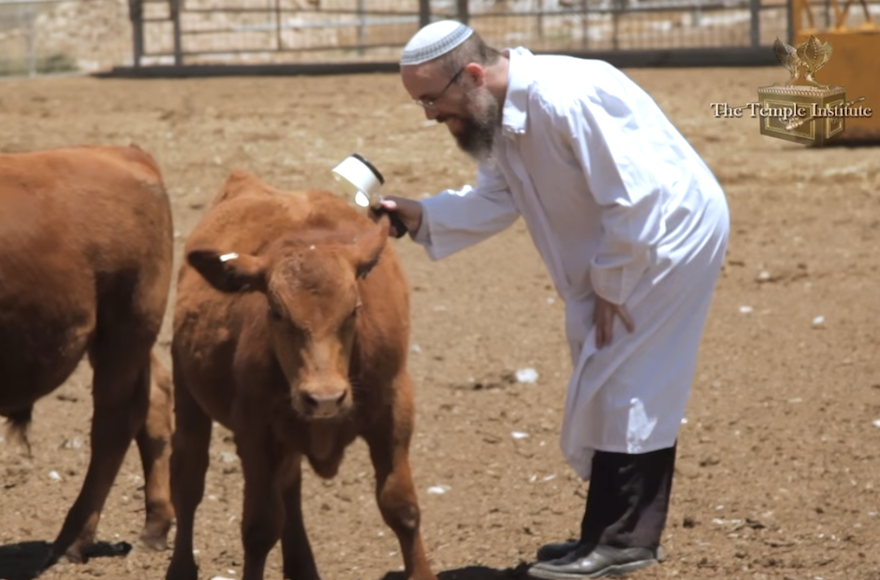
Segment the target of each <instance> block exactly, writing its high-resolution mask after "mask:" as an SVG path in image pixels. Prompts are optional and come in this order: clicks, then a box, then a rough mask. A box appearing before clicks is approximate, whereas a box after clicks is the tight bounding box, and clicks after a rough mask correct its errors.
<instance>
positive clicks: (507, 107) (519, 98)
mask: <svg viewBox="0 0 880 580" xmlns="http://www.w3.org/2000/svg"><path fill="white" fill-rule="evenodd" d="M504 52H505V53H507V54H508V55H509V58H510V65H509V67H508V71H507V94H506V95H505V98H504V109H503V110H502V119H501V126H502V127H503V128H504V129H505V131H509V132H511V133H525V132H526V110H527V108H528V98H529V86H530V85H531V83H532V71H531V65H532V59H533V58H534V55H533V54H532V53H531V52H530V51H529V50H528V49H526V48H523V47H517V48H510V49H507V50H505V51H504Z"/></svg>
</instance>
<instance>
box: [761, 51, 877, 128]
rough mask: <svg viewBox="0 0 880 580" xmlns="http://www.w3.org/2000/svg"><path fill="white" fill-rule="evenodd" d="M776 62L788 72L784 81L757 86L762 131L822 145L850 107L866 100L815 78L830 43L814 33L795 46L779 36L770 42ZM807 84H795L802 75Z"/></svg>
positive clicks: (825, 61) (842, 123) (841, 124)
mask: <svg viewBox="0 0 880 580" xmlns="http://www.w3.org/2000/svg"><path fill="white" fill-rule="evenodd" d="M773 50H774V51H775V53H776V58H777V60H779V63H780V64H781V65H782V66H783V67H785V68H786V69H787V70H788V72H789V78H788V80H786V81H781V82H777V83H774V84H773V85H772V86H768V87H759V88H758V101H759V105H760V109H761V111H763V112H765V113H764V114H762V115H761V134H762V135H767V136H769V137H777V138H779V139H785V140H787V141H793V142H795V143H802V144H805V145H824V144H825V143H827V142H828V141H829V140H831V139H832V138H833V137H835V136H836V135H838V134H840V133H842V132H843V131H844V128H845V119H846V117H847V116H848V115H849V114H851V113H852V111H851V109H850V107H851V106H852V105H854V104H855V103H858V102H861V101H864V100H865V97H859V98H858V99H854V100H851V101H847V100H846V89H845V88H844V87H839V86H836V85H832V84H822V83H820V82H819V81H817V80H816V76H815V75H816V73H817V72H818V71H819V70H821V69H822V67H824V66H825V65H826V64H828V61H829V60H830V59H831V53H832V49H831V43H830V42H827V41H826V42H824V43H823V42H822V41H820V40H819V39H818V38H816V37H815V36H813V35H810V38H809V39H808V40H806V41H805V42H802V43H801V44H799V45H797V46H792V45H790V44H787V43H785V42H783V41H781V40H779V38H777V39H776V41H775V42H774V43H773ZM801 69H804V73H803V80H804V82H805V83H806V84H795V83H796V82H797V81H798V79H800V78H801Z"/></svg>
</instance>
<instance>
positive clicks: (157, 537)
mask: <svg viewBox="0 0 880 580" xmlns="http://www.w3.org/2000/svg"><path fill="white" fill-rule="evenodd" d="M170 529H171V525H170V524H169V525H167V526H165V525H162V526H159V525H147V526H146V527H145V528H144V530H143V531H142V532H141V535H140V538H138V542H139V544H140V545H141V547H143V548H146V549H147V550H151V551H154V552H163V551H165V550H167V549H168V531H169V530H170Z"/></svg>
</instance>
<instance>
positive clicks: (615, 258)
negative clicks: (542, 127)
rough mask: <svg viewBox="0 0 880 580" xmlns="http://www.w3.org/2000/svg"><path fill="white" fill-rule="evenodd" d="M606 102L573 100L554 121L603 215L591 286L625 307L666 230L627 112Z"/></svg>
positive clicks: (616, 101)
mask: <svg viewBox="0 0 880 580" xmlns="http://www.w3.org/2000/svg"><path fill="white" fill-rule="evenodd" d="M605 98H606V99H609V100H610V101H612V102H608V103H599V102H596V101H597V99H598V97H597V96H596V95H591V96H588V97H585V98H584V99H577V100H575V101H574V102H573V103H572V104H571V105H570V106H569V107H567V108H564V109H563V111H564V114H563V115H561V118H559V119H558V121H559V122H561V123H563V127H564V129H565V130H566V131H567V132H568V136H569V137H570V138H571V146H572V150H573V152H574V155H575V157H576V158H577V160H578V161H579V163H580V164H581V167H582V170H583V172H584V175H585V177H586V180H587V183H588V186H589V189H590V191H591V192H592V193H593V196H594V198H595V200H596V203H597V204H598V205H599V207H600V208H601V212H602V215H601V221H602V239H601V243H600V246H599V249H598V251H597V252H596V255H595V257H594V258H593V260H592V262H591V264H590V282H591V284H592V286H593V290H594V292H595V293H596V294H598V295H599V296H601V297H602V298H604V299H605V300H607V301H609V302H612V303H614V304H624V303H625V302H626V301H627V299H628V298H629V297H630V296H631V295H632V292H633V291H634V290H635V288H636V285H637V284H638V282H639V279H640V278H641V276H642V275H643V274H644V272H645V271H646V270H647V269H648V267H649V266H650V257H651V250H652V247H653V246H654V245H655V244H656V243H657V242H658V240H659V239H660V238H661V237H662V236H663V233H664V231H665V228H664V222H663V214H662V207H661V195H660V194H661V189H660V188H661V184H660V182H659V179H658V177H659V176H657V175H656V174H655V172H653V171H652V169H651V167H652V163H651V161H650V152H648V151H643V150H642V147H641V143H640V141H639V137H638V130H637V127H635V126H633V125H634V124H633V122H632V119H631V116H632V112H631V110H630V109H629V108H628V107H627V104H626V103H625V102H622V101H621V99H620V98H619V97H618V96H616V95H610V96H605Z"/></svg>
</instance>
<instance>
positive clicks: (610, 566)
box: [529, 546, 658, 580]
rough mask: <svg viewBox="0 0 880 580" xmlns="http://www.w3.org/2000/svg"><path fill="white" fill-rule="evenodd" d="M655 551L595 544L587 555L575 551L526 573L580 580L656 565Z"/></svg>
mask: <svg viewBox="0 0 880 580" xmlns="http://www.w3.org/2000/svg"><path fill="white" fill-rule="evenodd" d="M657 562H658V553H656V552H655V551H653V550H650V549H648V548H612V547H610V546H598V547H597V548H596V549H595V550H593V551H592V552H590V553H589V554H587V555H586V556H579V555H578V553H577V551H574V552H569V554H568V555H567V556H565V557H562V558H559V559H557V560H550V561H548V562H539V563H537V564H535V565H534V566H532V567H531V568H529V576H531V577H532V578H539V579H540V580H580V579H583V578H607V577H610V576H623V575H625V574H628V573H630V572H634V571H636V570H640V569H641V568H645V567H647V566H650V565H651V564H656V563H657Z"/></svg>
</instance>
